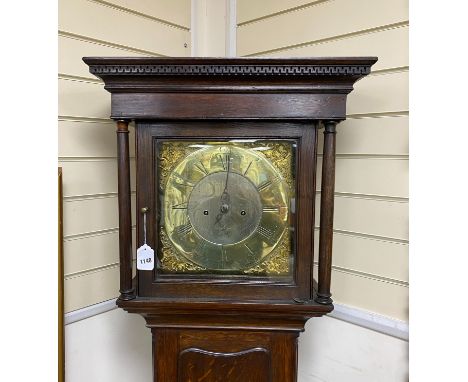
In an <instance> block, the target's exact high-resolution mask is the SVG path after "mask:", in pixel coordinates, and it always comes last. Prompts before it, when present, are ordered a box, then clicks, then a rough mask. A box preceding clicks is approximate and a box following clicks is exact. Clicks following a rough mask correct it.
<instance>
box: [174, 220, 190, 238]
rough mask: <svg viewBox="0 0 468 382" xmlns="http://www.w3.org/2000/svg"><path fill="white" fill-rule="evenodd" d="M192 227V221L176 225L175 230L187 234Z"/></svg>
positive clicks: (183, 234)
mask: <svg viewBox="0 0 468 382" xmlns="http://www.w3.org/2000/svg"><path fill="white" fill-rule="evenodd" d="M192 228H193V227H192V223H190V222H188V223H187V224H184V225H180V226H178V227H176V229H175V230H176V232H177V233H178V234H179V235H182V236H185V235H188V234H189V233H190V231H192Z"/></svg>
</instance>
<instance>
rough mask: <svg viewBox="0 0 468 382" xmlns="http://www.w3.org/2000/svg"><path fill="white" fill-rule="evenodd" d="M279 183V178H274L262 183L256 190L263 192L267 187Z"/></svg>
mask: <svg viewBox="0 0 468 382" xmlns="http://www.w3.org/2000/svg"><path fill="white" fill-rule="evenodd" d="M280 181H281V178H280V177H279V176H276V177H274V178H273V179H271V180H267V181H266V182H263V183H262V184H260V185H259V186H257V190H258V191H263V190H265V189H267V188H268V187H270V186H271V185H273V184H276V183H278V182H280Z"/></svg>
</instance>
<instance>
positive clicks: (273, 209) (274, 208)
mask: <svg viewBox="0 0 468 382" xmlns="http://www.w3.org/2000/svg"><path fill="white" fill-rule="evenodd" d="M280 208H281V207H280V206H263V212H278V211H279V210H280Z"/></svg>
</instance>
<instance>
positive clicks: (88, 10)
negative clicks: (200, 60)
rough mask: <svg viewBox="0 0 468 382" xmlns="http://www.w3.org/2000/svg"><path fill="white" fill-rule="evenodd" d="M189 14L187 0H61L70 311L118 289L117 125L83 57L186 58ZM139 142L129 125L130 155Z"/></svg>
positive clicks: (61, 121) (62, 127) (61, 144)
mask: <svg viewBox="0 0 468 382" xmlns="http://www.w3.org/2000/svg"><path fill="white" fill-rule="evenodd" d="M190 17H191V11H190V1H189V0H141V1H131V0H109V1H104V0H60V1H59V28H58V29H59V31H58V43H59V69H58V70H59V73H58V78H59V80H58V83H59V84H58V86H59V116H58V119H59V123H58V125H59V126H58V128H59V163H60V166H62V167H63V169H64V182H63V189H64V206H63V209H64V235H65V237H64V252H65V259H64V262H65V264H64V267H65V311H66V312H70V311H73V310H76V309H81V308H83V307H85V306H89V305H93V304H96V303H99V302H101V301H105V300H108V299H111V298H114V297H116V296H117V295H118V289H119V281H118V273H119V272H118V267H119V264H118V246H117V243H118V241H117V240H116V237H118V228H117V227H118V219H117V170H116V163H117V162H116V160H117V159H116V144H115V124H114V123H113V121H111V120H110V119H109V115H110V109H109V105H110V99H109V93H107V92H106V91H104V89H103V84H102V83H101V82H100V81H99V80H97V79H96V78H95V77H92V76H91V75H90V74H89V70H88V67H87V66H86V65H85V64H84V63H83V61H82V57H83V56H166V55H171V56H188V55H190V39H191V36H190ZM134 142H135V141H134V134H133V127H132V126H131V128H130V155H131V156H132V157H134V155H135V150H134ZM133 163H134V162H133ZM134 170H135V169H134V165H133V168H132V171H131V173H132V175H134V174H135V171H134ZM132 191H135V182H134V178H132ZM133 199H134V197H133ZM133 202H134V201H133Z"/></svg>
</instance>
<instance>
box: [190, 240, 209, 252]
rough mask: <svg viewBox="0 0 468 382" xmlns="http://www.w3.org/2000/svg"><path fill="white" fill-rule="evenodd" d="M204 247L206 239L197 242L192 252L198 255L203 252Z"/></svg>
mask: <svg viewBox="0 0 468 382" xmlns="http://www.w3.org/2000/svg"><path fill="white" fill-rule="evenodd" d="M205 247H206V241H205V240H202V241H200V242H199V243H198V245H197V246H196V247H195V248H194V250H193V251H192V252H193V253H194V254H196V255H199V256H200V255H202V254H203V250H204V249H205Z"/></svg>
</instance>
